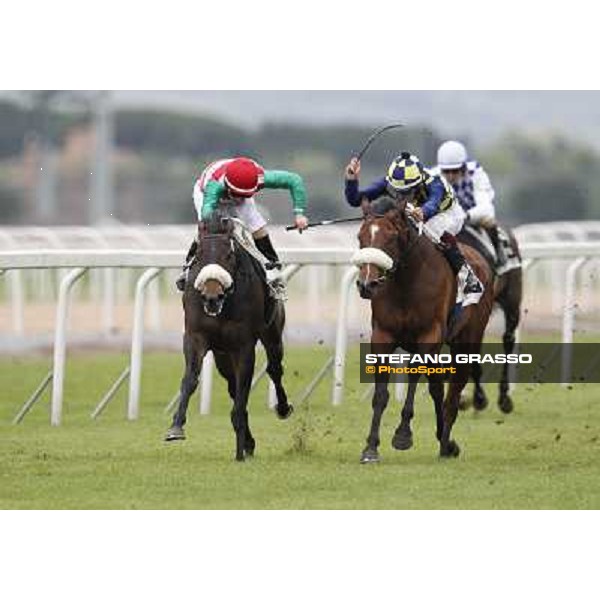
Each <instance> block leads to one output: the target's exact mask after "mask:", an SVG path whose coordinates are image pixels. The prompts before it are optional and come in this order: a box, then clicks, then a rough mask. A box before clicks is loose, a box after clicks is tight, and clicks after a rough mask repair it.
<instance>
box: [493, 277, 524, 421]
mask: <svg viewBox="0 0 600 600" xmlns="http://www.w3.org/2000/svg"><path fill="white" fill-rule="evenodd" d="M505 277H507V282H506V286H505V292H504V294H503V295H502V297H500V298H498V304H500V306H501V307H502V311H503V312H504V323H505V326H504V335H503V336H502V345H503V347H504V353H505V354H511V353H512V352H513V351H514V349H515V343H516V339H515V331H516V330H517V327H518V326H519V320H520V316H521V300H522V293H523V272H522V271H521V269H518V270H514V271H510V272H509V273H507V274H506V275H505ZM508 369H509V365H508V364H504V365H503V366H502V376H501V378H500V384H499V386H498V387H499V392H500V394H499V396H498V406H499V407H500V410H501V411H502V412H503V413H507V414H508V413H511V412H512V411H513V408H514V407H513V401H512V399H511V397H510V396H509V394H508V392H509V381H508Z"/></svg>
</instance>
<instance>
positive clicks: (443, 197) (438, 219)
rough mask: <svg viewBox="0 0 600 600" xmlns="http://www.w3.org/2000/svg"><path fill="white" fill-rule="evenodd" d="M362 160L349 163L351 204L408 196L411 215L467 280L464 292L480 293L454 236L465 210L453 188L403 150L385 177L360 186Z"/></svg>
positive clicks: (460, 225)
mask: <svg viewBox="0 0 600 600" xmlns="http://www.w3.org/2000/svg"><path fill="white" fill-rule="evenodd" d="M359 173H360V162H359V161H358V160H357V159H356V158H353V159H352V160H351V161H350V164H349V165H348V166H347V167H346V173H345V175H346V190H345V192H346V200H347V202H348V204H350V205H351V206H362V207H363V210H366V208H367V206H368V203H370V202H371V201H373V200H375V199H377V198H379V197H381V196H384V195H388V196H391V197H392V198H395V199H397V200H406V201H407V202H408V203H409V205H411V206H412V207H413V208H412V209H411V211H410V215H411V216H412V217H413V218H414V219H415V220H417V221H423V222H425V223H427V229H428V230H429V231H430V232H431V233H432V234H433V235H434V236H435V237H437V238H438V239H439V240H440V242H441V243H440V244H439V247H440V249H441V250H442V252H443V254H444V256H445V257H446V260H447V261H448V262H449V263H450V266H451V268H452V271H453V272H454V274H455V275H459V274H460V277H459V281H464V282H465V283H464V288H463V292H464V294H465V296H466V295H469V294H481V293H482V292H483V285H482V283H481V282H480V281H479V278H478V277H477V275H476V274H475V272H474V271H473V269H471V266H470V265H469V263H467V261H466V260H465V258H464V256H463V254H462V252H461V251H460V248H459V247H458V244H457V243H456V238H455V236H456V235H458V232H459V231H460V230H461V229H462V227H463V223H464V220H465V213H464V211H463V210H462V208H461V207H460V205H459V203H458V201H457V199H456V196H455V195H454V192H453V191H452V188H451V187H450V185H449V184H448V183H446V181H445V180H444V179H443V178H442V177H440V176H439V175H434V174H432V173H431V172H430V171H428V170H427V169H425V168H424V167H423V165H422V164H421V161H420V160H419V159H418V157H416V156H414V155H412V154H410V153H408V152H403V153H402V154H401V155H400V156H399V157H398V158H396V159H395V160H394V162H393V163H392V164H391V165H390V167H389V169H388V173H387V175H386V176H385V177H382V178H381V179H378V180H377V181H375V182H374V183H372V184H371V185H370V186H368V187H367V188H365V189H364V190H359V189H358V175H359Z"/></svg>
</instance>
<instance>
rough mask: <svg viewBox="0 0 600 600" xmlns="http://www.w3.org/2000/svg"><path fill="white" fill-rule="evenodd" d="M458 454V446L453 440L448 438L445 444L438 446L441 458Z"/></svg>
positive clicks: (454, 456)
mask: <svg viewBox="0 0 600 600" xmlns="http://www.w3.org/2000/svg"><path fill="white" fill-rule="evenodd" d="M459 454H460V446H459V445H458V444H457V443H456V442H455V441H454V440H450V441H449V442H448V444H446V446H445V447H444V446H442V447H441V448H440V456H441V457H442V458H456V457H457V456H458V455H459Z"/></svg>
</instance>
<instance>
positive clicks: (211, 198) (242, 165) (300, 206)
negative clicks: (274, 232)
mask: <svg viewBox="0 0 600 600" xmlns="http://www.w3.org/2000/svg"><path fill="white" fill-rule="evenodd" d="M263 189H285V190H288V191H289V192H290V195H291V197H292V204H293V211H294V216H295V225H296V227H297V229H298V231H302V230H304V229H306V226H307V225H308V221H307V219H306V216H305V215H304V212H305V210H306V189H305V187H304V182H303V180H302V177H300V175H298V174H297V173H292V172H290V171H282V170H267V169H265V168H264V167H262V166H261V165H260V164H258V163H257V162H256V161H254V160H252V159H250V158H245V157H239V158H225V159H221V160H217V161H215V162H213V163H211V164H209V165H208V166H207V167H206V168H205V169H204V171H203V172H202V174H201V175H200V177H198V179H197V180H196V182H195V184H194V190H193V198H194V207H195V209H196V212H197V215H198V221H199V222H200V221H205V220H207V219H208V218H209V217H210V215H211V214H212V212H213V211H214V210H215V209H216V208H217V206H218V205H219V202H220V201H221V200H222V199H223V198H229V199H231V200H233V202H234V203H235V207H236V208H235V211H236V214H237V217H238V218H239V219H240V220H241V221H242V222H243V223H244V225H245V226H246V227H247V228H248V230H249V231H250V233H251V234H252V236H253V238H254V243H255V244H256V247H257V248H258V250H259V251H260V252H261V253H262V254H263V255H264V256H265V258H266V259H267V261H268V262H269V263H270V265H269V266H271V267H273V268H272V269H270V276H269V279H270V280H272V281H274V280H276V279H279V278H280V275H281V263H280V261H279V257H278V255H277V252H276V251H275V248H274V247H273V244H272V242H271V238H270V237H269V234H268V231H267V228H266V225H267V222H266V220H265V218H264V217H263V216H262V215H261V214H260V212H259V211H258V209H257V207H256V202H255V196H256V194H257V193H258V192H260V191H261V190H263ZM195 253H196V242H195V241H194V242H193V243H192V246H191V247H190V249H189V251H188V255H187V258H186V264H185V266H184V270H183V272H182V273H181V275H180V276H179V278H178V280H177V288H178V289H179V290H180V291H183V289H184V287H185V282H186V278H187V271H188V270H189V266H190V264H191V262H192V261H193V258H194V255H195Z"/></svg>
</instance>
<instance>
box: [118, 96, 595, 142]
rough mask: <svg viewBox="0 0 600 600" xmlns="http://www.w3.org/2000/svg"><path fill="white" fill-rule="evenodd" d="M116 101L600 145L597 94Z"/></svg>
mask: <svg viewBox="0 0 600 600" xmlns="http://www.w3.org/2000/svg"><path fill="white" fill-rule="evenodd" d="M114 99H115V102H116V104H118V105H121V106H123V105H127V106H140V105H145V106H163V107H171V108H179V109H182V110H186V111H191V112H202V113H205V112H209V113H212V114H214V115H216V116H222V117H226V118H227V119H229V120H232V121H235V122H237V123H240V124H242V125H246V126H249V127H252V126H257V125H259V124H261V123H263V122H265V121H285V120H291V121H296V122H300V123H316V124H319V123H346V122H353V121H354V122H359V123H365V124H372V125H379V124H381V123H385V122H388V121H394V120H401V121H406V122H407V123H410V124H420V125H421V124H425V125H433V126H434V127H435V128H437V129H439V130H440V131H441V132H442V133H443V134H445V135H452V134H463V133H464V134H467V135H469V136H471V137H472V139H474V140H477V141H478V142H482V143H485V142H487V141H489V140H490V139H491V138H493V137H495V136H497V135H499V134H501V133H503V132H504V131H506V130H508V129H520V130H553V131H561V132H564V133H566V134H569V135H571V136H572V137H578V138H582V139H584V140H586V141H588V142H589V143H593V144H595V145H596V146H597V147H600V141H598V140H599V138H600V135H599V134H600V110H599V106H600V92H576V91H549V92H527V91H515V92H510V91H509V92H502V91H500V92H487V91H340V92H335V91H296V92H286V91H256V92H252V91H250V92H248V91H232V92H219V91H179V92H178V91H117V92H114Z"/></svg>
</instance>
